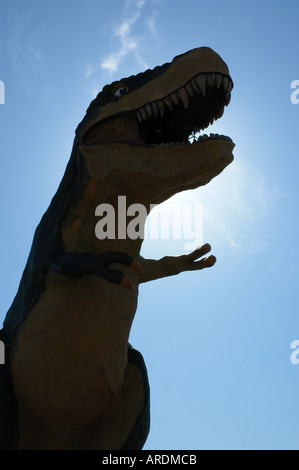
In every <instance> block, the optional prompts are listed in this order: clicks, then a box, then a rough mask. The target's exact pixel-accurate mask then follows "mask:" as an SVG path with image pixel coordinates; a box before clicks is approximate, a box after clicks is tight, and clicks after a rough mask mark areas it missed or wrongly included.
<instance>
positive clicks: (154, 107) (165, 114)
mask: <svg viewBox="0 0 299 470" xmlns="http://www.w3.org/2000/svg"><path fill="white" fill-rule="evenodd" d="M232 88H233V82H232V80H231V78H230V77H229V76H226V75H222V74H221V73H201V74H198V75H196V76H195V77H194V78H193V79H191V80H190V81H189V82H188V83H186V84H185V85H184V86H183V87H182V88H180V89H178V90H177V91H175V92H173V93H170V94H169V95H168V96H166V97H165V98H162V99H160V100H158V101H153V102H151V103H147V104H146V105H144V106H142V107H141V108H139V109H138V110H137V111H136V117H137V120H138V126H139V133H140V136H141V138H142V140H143V141H144V143H145V144H146V145H148V146H155V145H164V146H170V145H178V144H179V145H182V144H195V143H200V142H203V141H206V140H210V139H224V140H231V139H230V138H229V137H227V136H222V135H218V134H211V135H210V136H207V135H204V136H199V132H200V131H201V130H203V129H205V128H207V127H208V126H209V125H210V124H213V122H214V121H215V120H217V119H219V118H221V117H222V115H223V112H224V108H225V106H228V105H229V102H230V99H231V91H232Z"/></svg>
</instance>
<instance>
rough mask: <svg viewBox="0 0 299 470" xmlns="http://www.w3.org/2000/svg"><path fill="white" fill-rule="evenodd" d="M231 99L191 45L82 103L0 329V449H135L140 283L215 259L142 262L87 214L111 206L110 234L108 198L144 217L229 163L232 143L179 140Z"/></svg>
mask: <svg viewBox="0 0 299 470" xmlns="http://www.w3.org/2000/svg"><path fill="white" fill-rule="evenodd" d="M231 89H232V81H231V78H230V76H229V71H228V68H227V66H226V64H225V63H224V62H223V61H222V59H221V58H220V57H219V56H218V55H217V54H216V53H215V52H213V51H212V50H211V49H208V48H200V49H194V50H192V51H190V52H188V53H186V54H182V55H181V56H178V57H176V58H175V59H174V60H173V61H172V62H171V63H169V64H165V65H163V66H161V67H156V68H155V69H154V70H148V71H146V72H144V73H143V74H139V75H137V76H132V77H129V78H126V79H122V80H121V81H120V82H113V83H112V84H111V85H109V86H106V87H104V89H103V90H102V92H101V93H100V94H99V95H98V96H97V98H96V99H95V100H94V101H93V102H92V103H91V105H90V107H89V108H88V110H87V113H86V116H85V118H84V119H83V121H82V122H81V123H80V125H79V126H78V128H77V130H76V137H75V141H74V146H73V151H72V155H71V158H70V161H69V164H68V167H67V169H66V172H65V175H64V178H63V180H62V182H61V185H60V187H59V189H58V191H57V193H56V195H55V196H54V198H53V200H52V203H51V205H50V207H49V209H48V210H47V212H46V213H45V215H44V217H43V218H42V220H41V222H40V225H39V227H38V228H37V230H36V233H35V237H34V240H33V245H32V249H31V252H30V255H29V259H28V263H27V265H26V267H25V270H24V274H23V278H22V280H21V283H20V287H19V291H18V293H17V295H16V297H15V299H14V302H13V304H12V307H11V309H10V310H9V312H8V314H7V316H6V319H5V322H4V326H3V330H1V335H0V339H2V338H3V340H4V342H5V344H6V345H7V350H8V351H9V355H8V362H7V364H6V365H5V367H3V370H2V373H1V382H0V405H1V400H2V403H4V402H5V400H6V401H7V403H8V404H9V405H8V406H9V407H10V408H11V410H12V411H11V413H14V416H15V415H17V417H18V419H17V422H18V428H17V431H18V433H17V435H16V433H15V429H13V430H11V431H10V436H9V437H8V436H7V435H6V434H5V430H4V424H2V428H1V421H0V440H1V438H2V440H3V442H5V444H2V445H3V446H7V447H9V446H11V445H13V442H14V443H15V445H16V446H17V447H18V448H20V449H111V450H112V449H138V448H142V446H143V445H144V442H145V440H146V437H147V434H148V432H149V384H148V379H147V373H146V367H145V364H144V361H143V358H142V356H141V354H140V353H139V352H138V351H136V350H134V349H133V348H132V347H131V346H130V345H129V344H128V343H129V335H130V329H131V326H132V322H133V320H134V316H135V313H136V308H137V301H138V287H139V284H140V283H143V282H147V281H150V280H153V279H157V278H159V277H163V276H168V275H173V274H177V273H179V272H181V271H185V270H196V269H202V268H204V267H209V266H212V265H213V264H214V262H215V260H214V259H212V257H210V258H205V259H204V260H202V261H198V262H195V261H196V259H198V257H199V256H202V255H205V254H206V253H208V251H209V250H210V248H209V247H207V246H205V247H202V248H201V249H200V250H197V251H196V252H194V253H193V254H191V255H184V256H182V257H178V258H171V257H165V258H162V260H159V261H154V260H145V259H143V258H142V257H141V256H140V250H141V246H142V239H140V238H134V237H133V238H132V237H129V236H125V237H123V236H121V237H120V236H116V237H115V238H114V237H107V238H106V239H102V240H100V239H99V238H98V237H97V236H96V233H95V226H96V222H97V218H96V208H97V207H98V206H99V205H100V204H106V205H109V206H110V207H112V208H113V209H114V212H115V232H116V234H118V233H119V232H118V228H119V223H118V222H119V220H120V217H122V215H123V214H121V213H120V209H119V206H118V198H119V196H125V197H126V201H127V205H128V206H129V205H132V204H136V203H138V204H142V205H143V206H144V207H145V209H146V210H147V213H149V211H150V208H151V205H152V204H159V203H161V202H163V201H165V200H166V199H168V198H169V197H170V196H172V195H173V194H175V193H177V192H179V191H183V190H186V189H193V188H196V187H198V186H201V185H204V184H207V183H208V182H209V181H210V180H211V179H212V178H213V177H215V176H216V175H218V174H219V173H220V172H221V171H222V170H223V169H224V168H225V167H226V166H227V165H228V164H229V163H231V162H232V160H233V156H232V150H233V147H234V144H233V143H232V141H231V139H229V138H227V137H224V136H218V135H212V136H211V137H210V138H207V139H199V140H198V141H197V142H196V143H194V144H192V145H191V143H190V142H189V136H190V134H191V133H192V132H194V131H196V130H197V129H203V128H205V127H207V126H208V125H209V123H210V122H212V121H213V120H214V119H215V118H216V119H217V118H219V117H221V115H222V113H223V110H224V107H225V106H226V105H227V104H228V103H229V100H230V93H231ZM130 217H131V219H130ZM132 219H133V216H132V215H131V216H129V218H128V220H129V221H130V220H132ZM143 223H145V218H144V220H143ZM1 384H2V385H1ZM1 387H2V389H1ZM12 388H13V390H14V396H15V397H16V400H15V401H13V400H12V398H11V395H12ZM5 419H6V418H5ZM0 420H1V407H0ZM4 422H5V421H4V418H3V421H2V423H4ZM7 434H8V431H7ZM2 436H3V437H2ZM9 441H11V442H9Z"/></svg>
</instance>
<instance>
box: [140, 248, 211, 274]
mask: <svg viewBox="0 0 299 470" xmlns="http://www.w3.org/2000/svg"><path fill="white" fill-rule="evenodd" d="M210 251H211V246H210V245H209V244H206V245H203V246H201V247H200V248H197V249H196V250H195V251H193V252H192V253H189V254H188V255H181V256H165V257H163V258H161V259H160V260H151V259H143V258H142V257H140V263H141V265H142V267H143V272H141V273H140V274H139V279H140V283H144V282H148V281H153V280H155V279H160V278H162V277H167V276H173V275H176V274H179V273H181V272H184V271H197V270H201V269H205V268H210V267H212V266H214V264H215V263H216V258H215V256H212V255H211V256H207V257H205V258H202V257H203V256H204V255H206V254H207V253H209V252H210ZM199 258H202V259H199ZM197 260H198V261H197Z"/></svg>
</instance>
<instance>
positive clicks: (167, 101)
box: [163, 96, 173, 111]
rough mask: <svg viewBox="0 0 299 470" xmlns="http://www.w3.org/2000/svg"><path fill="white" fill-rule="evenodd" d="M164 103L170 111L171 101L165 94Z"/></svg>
mask: <svg viewBox="0 0 299 470" xmlns="http://www.w3.org/2000/svg"><path fill="white" fill-rule="evenodd" d="M163 101H164V103H165V104H166V106H167V107H168V108H169V109H170V111H172V105H173V103H172V101H171V99H170V98H169V96H166V98H164V100H163Z"/></svg>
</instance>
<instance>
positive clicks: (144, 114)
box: [139, 107, 148, 121]
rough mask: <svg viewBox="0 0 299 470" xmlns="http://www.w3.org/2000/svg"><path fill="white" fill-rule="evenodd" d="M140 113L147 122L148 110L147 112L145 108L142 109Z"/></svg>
mask: <svg viewBox="0 0 299 470" xmlns="http://www.w3.org/2000/svg"><path fill="white" fill-rule="evenodd" d="M139 112H140V113H141V116H142V119H143V121H146V120H147V119H148V114H147V112H146V110H145V107H143V108H140V109H139Z"/></svg>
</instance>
